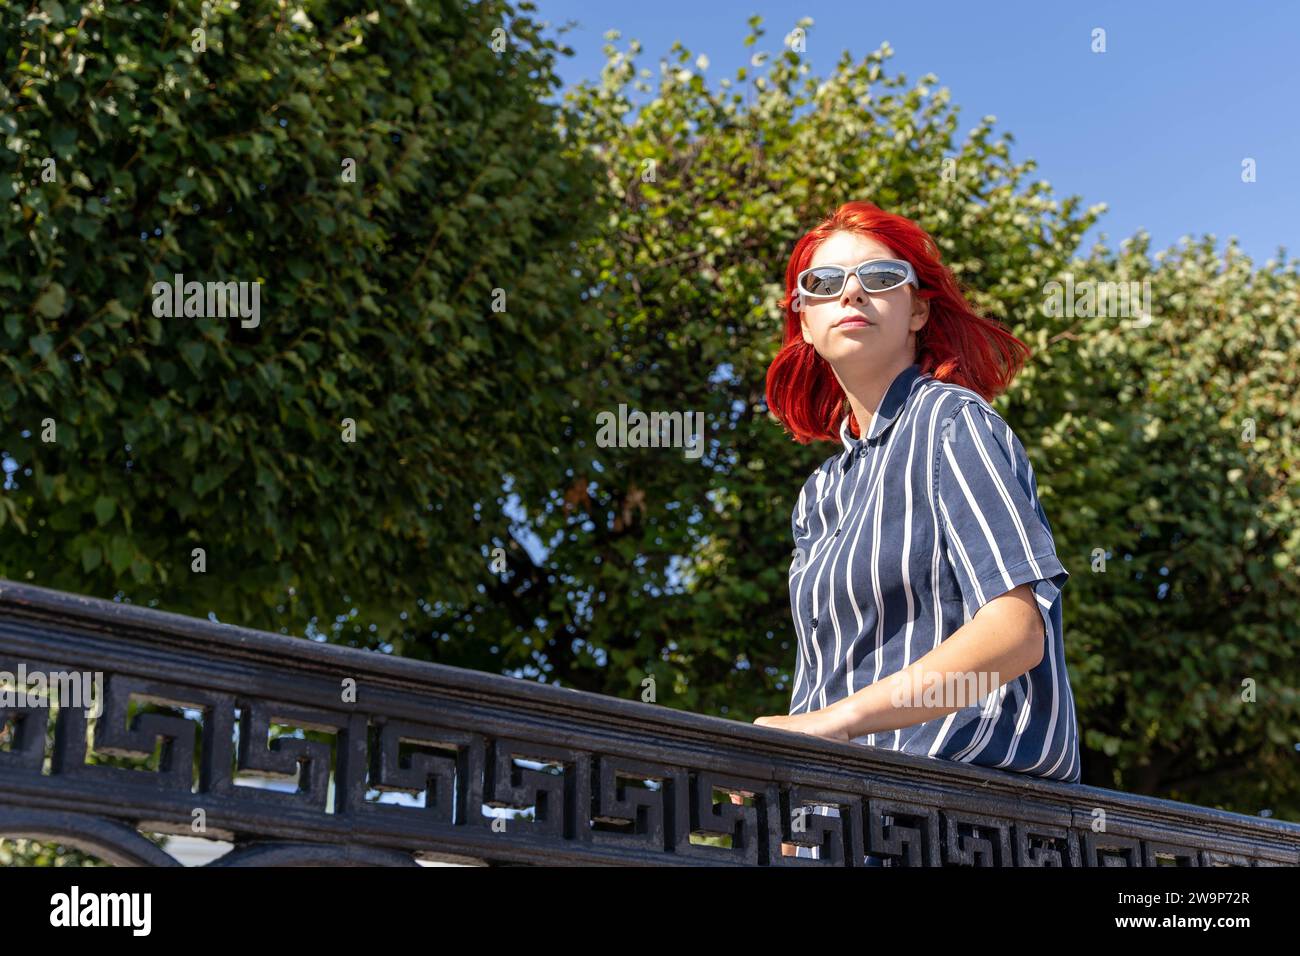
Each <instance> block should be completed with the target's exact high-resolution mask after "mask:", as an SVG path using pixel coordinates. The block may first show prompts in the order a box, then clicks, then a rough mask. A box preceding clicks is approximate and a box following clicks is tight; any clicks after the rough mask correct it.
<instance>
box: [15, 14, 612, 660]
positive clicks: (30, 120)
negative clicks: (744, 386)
mask: <svg viewBox="0 0 1300 956" xmlns="http://www.w3.org/2000/svg"><path fill="white" fill-rule="evenodd" d="M30 7H31V5H30V4H26V3H10V2H2V3H0V34H2V35H3V36H4V37H5V38H6V42H5V45H4V46H3V48H2V49H3V64H4V76H5V79H6V82H5V84H4V86H3V87H2V88H0V141H3V144H4V147H5V149H4V151H3V152H0V171H2V172H3V175H0V262H3V266H0V313H2V318H3V322H2V323H0V325H2V326H3V329H2V330H0V335H3V338H2V339H0V346H2V347H3V354H0V362H3V364H4V374H3V376H0V413H2V415H3V422H4V433H3V449H4V451H5V452H7V454H8V456H10V458H11V459H12V462H13V463H14V466H16V468H17V469H18V470H17V471H16V472H15V473H14V474H13V475H12V476H11V477H12V481H11V487H8V488H7V489H6V491H5V493H4V494H3V495H0V521H3V522H4V527H5V528H6V529H7V532H8V534H7V541H6V547H5V548H4V553H3V555H2V556H0V571H3V573H4V574H5V575H7V576H9V577H11V578H15V579H19V580H23V579H26V580H33V581H39V582H40V583H42V584H45V585H48V586H52V587H59V588H64V589H68V590H72V591H79V592H84V593H91V594H101V595H106V596H112V595H113V594H115V593H117V592H119V591H122V592H124V593H126V594H127V595H129V596H131V597H133V598H135V599H137V600H145V599H146V598H148V599H152V600H154V601H156V602H157V603H159V604H161V605H163V606H166V607H168V608H171V609H175V610H184V611H189V612H190V613H197V614H201V615H206V614H207V613H208V612H209V611H216V612H217V613H218V614H219V615H220V617H221V619H223V620H230V621H238V622H240V623H241V624H247V625H251V626H258V627H264V628H270V629H279V628H282V627H283V628H285V629H288V630H292V631H294V632H301V631H303V630H305V629H306V627H307V626H308V622H309V621H310V619H311V617H312V616H313V615H317V614H327V613H330V612H331V611H332V609H335V608H338V607H339V605H340V602H346V603H345V604H344V605H343V606H344V612H345V615H344V616H346V617H347V618H348V622H349V623H353V622H355V623H353V627H354V629H356V630H360V628H361V623H362V622H367V623H368V624H370V625H373V626H374V628H375V633H376V634H379V633H384V634H389V633H390V632H393V631H394V630H395V628H396V626H397V624H398V623H399V620H400V618H399V616H400V615H401V614H402V613H403V612H406V611H410V612H415V611H416V605H417V602H422V601H424V599H425V598H426V597H427V596H429V595H430V593H431V591H434V592H436V594H437V595H438V596H439V597H440V598H442V599H451V600H460V601H465V600H468V599H469V598H470V596H471V595H473V594H474V593H475V587H476V585H478V584H479V583H480V581H481V579H482V577H483V570H482V568H483V565H484V564H485V562H486V560H487V556H486V542H487V541H488V539H489V538H490V537H491V535H492V534H493V533H494V531H498V530H499V529H502V528H504V527H505V526H506V524H507V523H508V519H506V518H505V517H504V516H503V515H502V514H501V509H500V507H499V504H500V502H501V501H503V500H504V498H503V496H502V481H503V476H504V475H508V474H512V475H514V476H515V477H514V481H515V486H514V490H515V491H516V493H518V494H521V495H526V496H527V497H529V498H530V499H531V498H538V497H542V496H543V495H544V490H543V489H542V488H540V486H539V485H538V483H537V481H536V480H535V478H534V472H533V470H532V469H531V468H530V467H529V466H530V465H531V463H532V462H534V461H536V460H537V459H539V458H542V457H545V456H546V455H549V454H550V453H551V448H552V447H553V446H554V445H555V443H556V442H558V441H561V440H562V436H563V426H562V419H563V417H564V415H565V413H566V412H568V411H569V410H571V408H572V407H573V404H574V402H575V401H576V400H577V399H576V396H577V395H579V394H585V389H584V385H583V381H582V376H581V375H580V374H579V373H577V372H575V364H576V363H579V362H581V360H582V358H583V356H585V355H595V354H597V353H598V352H599V351H600V350H601V348H602V345H601V341H600V337H599V335H597V334H593V333H592V332H591V330H589V329H584V328H583V327H582V325H581V323H580V322H579V321H576V320H575V315H574V307H575V305H576V304H577V303H578V302H579V301H580V300H579V295H580V293H581V290H582V288H583V286H582V281H583V280H582V278H581V277H580V276H577V275H575V274H574V271H573V268H572V245H573V243H574V242H575V241H576V239H577V238H578V237H580V236H583V235H586V234H587V233H588V232H589V231H590V228H591V222H590V218H589V217H590V215H591V212H590V209H591V203H590V196H591V193H592V190H593V182H594V179H595V177H594V174H593V172H592V170H593V169H594V168H596V166H595V164H594V162H593V161H591V160H590V159H587V158H584V157H582V156H576V155H571V154H570V153H569V151H568V149H567V147H566V146H565V144H564V143H563V142H562V140H561V139H560V137H559V135H558V134H557V132H556V125H557V124H556V122H555V119H554V114H555V108H554V107H553V106H551V105H547V104H545V103H544V102H543V100H544V98H545V97H546V96H547V95H548V94H549V93H550V91H551V89H552V87H553V86H554V85H556V82H557V81H556V80H555V77H554V73H553V63H554V59H555V56H556V53H557V51H558V49H559V48H558V47H557V46H556V44H555V42H554V41H553V40H550V39H546V38H544V37H542V36H541V35H540V33H539V32H538V27H537V25H536V24H535V23H533V22H532V21H531V20H529V19H527V18H526V17H523V16H517V15H513V14H514V11H513V9H512V8H510V7H509V6H507V5H505V4H492V3H483V4H466V3H461V2H457V0H435V2H432V3H420V4H415V5H409V4H401V3H377V4H365V5H363V4H355V3H347V2H333V0H320V2H304V3H302V4H298V5H295V4H289V5H285V4H281V3H272V2H268V0H253V2H243V3H241V4H239V5H238V6H237V8H236V5H235V4H232V3H229V2H214V3H209V4H203V5H202V7H201V8H200V6H199V5H197V4H183V5H180V6H179V7H175V8H174V9H173V8H168V9H170V15H168V16H162V15H161V14H162V13H163V12H164V11H163V9H162V8H158V9H154V10H152V12H151V13H149V12H148V11H142V10H141V9H140V8H139V7H137V6H135V5H130V4H126V5H124V4H101V5H92V6H88V7H85V8H84V9H83V8H81V7H77V6H66V7H65V6H60V4H58V3H44V4H42V5H41V6H40V7H39V8H35V9H29V8H30ZM521 9H523V10H527V9H531V7H528V6H526V5H521ZM177 274H181V275H183V276H184V277H185V281H201V282H206V281H219V282H248V283H260V286H259V289H260V316H259V317H258V319H257V322H256V324H253V320H252V319H251V318H248V319H245V318H244V317H242V316H241V317H237V318H236V317H211V316H210V315H209V316H207V317H196V316H184V315H182V316H177V317H167V316H159V315H158V314H157V313H156V310H155V307H156V304H157V300H158V298H160V297H159V296H157V295H156V294H155V291H154V286H155V283H157V282H160V281H161V282H168V283H170V282H172V280H173V277H174V276H175V275H177ZM349 422H350V423H352V428H353V430H354V434H352V435H349V427H348V423H349ZM349 437H354V438H355V440H354V441H349V440H348V438H349ZM51 438H53V440H50V439H51ZM14 466H11V467H14ZM196 548H201V549H203V551H204V560H205V562H206V571H205V572H203V573H198V572H197V571H195V570H194V567H195V560H196V559H195V557H194V554H193V552H194V549H196ZM277 608H280V609H281V610H280V611H277ZM353 608H355V609H356V610H355V611H353V610H352V609H353ZM381 629H382V631H381ZM350 636H351V635H349V637H350ZM370 636H371V635H370V634H368V633H367V634H366V637H367V638H369V637H370Z"/></svg>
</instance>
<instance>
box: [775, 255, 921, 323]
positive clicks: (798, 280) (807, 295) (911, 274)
mask: <svg viewBox="0 0 1300 956" xmlns="http://www.w3.org/2000/svg"><path fill="white" fill-rule="evenodd" d="M877 262H901V263H902V264H903V265H904V266H906V267H907V274H906V276H905V278H904V279H903V281H902V282H900V283H899V284H898V285H895V286H890V287H889V288H888V289H879V290H876V289H868V288H867V287H866V286H865V285H863V287H862V291H863V292H865V293H867V295H883V294H884V293H886V292H893V291H894V290H895V289H898V288H901V287H902V286H905V285H907V284H908V283H911V284H912V286H914V287H915V288H917V289H919V288H921V284H920V283H919V282H917V279H916V270H915V269H913V268H912V264H911V263H910V262H908V261H907V260H906V259H889V258H886V259H864V260H863V261H862V262H859V263H858V264H857V265H856V266H853V267H852V268H850V267H849V266H846V265H841V264H840V263H838V262H823V263H820V264H819V265H815V266H809V267H808V268H807V269H804V270H803V271H802V272H800V273H799V274H798V275H797V276H795V279H794V290H795V292H797V293H798V295H799V298H798V299H797V300H796V307H795V311H796V312H797V311H798V304H797V303H799V302H802V300H803V299H834V298H836V297H837V296H841V295H843V294H844V286H840V291H839V292H833V293H831V294H830V295H813V294H812V293H811V292H806V291H804V288H803V277H804V276H806V275H808V273H810V272H814V271H815V270H817V269H825V268H826V267H827V266H835V267H836V268H837V269H843V270H844V283H845V285H847V284H848V281H849V276H851V275H858V270H859V269H861V268H862V267H863V266H869V265H872V264H874V263H877ZM858 283H859V284H862V276H860V275H858Z"/></svg>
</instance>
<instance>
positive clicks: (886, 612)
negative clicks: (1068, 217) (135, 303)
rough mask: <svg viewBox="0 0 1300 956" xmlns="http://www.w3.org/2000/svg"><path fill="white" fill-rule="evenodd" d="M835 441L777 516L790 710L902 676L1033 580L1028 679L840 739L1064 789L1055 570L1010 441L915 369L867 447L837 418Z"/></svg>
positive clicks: (968, 402) (1065, 723) (885, 404)
mask: <svg viewBox="0 0 1300 956" xmlns="http://www.w3.org/2000/svg"><path fill="white" fill-rule="evenodd" d="M840 437H841V439H842V441H843V443H844V450H843V451H842V452H836V453H835V454H834V455H832V456H831V457H830V458H828V459H827V460H826V461H825V462H823V463H822V465H821V466H820V467H819V468H818V469H817V470H816V471H814V472H813V473H812V475H810V476H809V478H808V480H807V481H806V482H805V483H804V486H803V489H802V491H801V492H800V494H799V499H798V502H797V503H796V505H795V507H794V512H793V514H792V516H791V531H792V532H793V535H794V543H795V557H794V561H793V562H792V563H791V567H790V607H791V611H792V613H793V617H794V624H795V632H796V635H797V638H798V645H799V649H798V664H797V667H796V671H795V679H794V686H793V692H792V694H791V699H790V713H792V714H796V713H807V712H809V711H813V710H820V709H821V708H823V707H827V706H829V705H830V704H833V703H835V701H837V700H840V699H841V698H844V697H848V696H850V695H852V694H853V693H855V692H856V691H858V690H861V689H862V688H863V687H866V686H867V685H869V684H872V683H875V682H876V681H878V680H881V679H882V678H885V677H888V676H889V675H891V674H893V673H896V672H897V671H900V670H903V669H904V668H906V667H907V666H908V665H910V664H912V663H914V662H915V661H917V660H918V659H920V658H921V657H923V656H924V655H925V654H926V653H928V652H929V651H930V650H931V649H933V648H934V647H937V646H938V645H939V643H940V642H941V641H943V640H945V639H947V638H948V637H950V636H951V635H952V634H954V633H955V632H956V631H957V630H958V629H959V628H960V627H961V626H962V625H963V624H964V623H966V622H967V621H969V620H970V619H971V618H972V617H973V616H974V615H975V612H976V611H978V610H979V609H980V607H982V606H983V605H984V604H986V603H987V602H989V601H991V600H992V599H993V598H995V597H998V596H999V595H1002V594H1005V593H1007V592H1008V591H1010V590H1012V589H1013V588H1015V587H1016V586H1018V585H1020V584H1024V583H1028V582H1032V584H1033V590H1034V593H1035V597H1036V599H1037V602H1038V607H1039V611H1040V612H1041V613H1042V617H1043V627H1044V632H1045V641H1046V646H1045V648H1044V652H1043V659H1042V661H1041V662H1040V663H1039V664H1038V665H1037V666H1036V667H1034V668H1033V669H1032V670H1030V671H1029V672H1027V673H1026V674H1023V675H1021V676H1020V677H1018V678H1016V679H1015V680H1013V681H1009V682H1007V683H1005V684H1002V685H1001V686H1000V687H990V688H988V691H989V693H988V696H986V697H984V698H983V699H982V700H980V701H979V702H978V703H976V704H973V705H971V706H967V707H963V708H961V709H960V710H957V711H954V712H953V713H950V714H947V715H945V716H943V717H939V718H936V719H934V720H929V721H926V722H924V723H920V724H914V725H912V726H910V727H904V728H902V729H900V730H891V731H885V732H881V733H875V734H868V735H866V736H863V737H858V738H855V739H854V743H861V744H866V745H869V746H876V747H884V748H888V749H890V750H897V751H903V752H906V753H912V754H919V755H922V756H928V757H940V758H944V759H948V760H960V761H963V762H966V763H972V764H979V765H982V766H986V767H994V768H999V769H1003V770H1008V771H1013V772H1016V773H1025V774H1030V775H1033V776H1039V777H1046V778H1050V779H1054V780H1063V781H1067V782H1070V783H1078V782H1079V780H1080V766H1079V731H1078V722H1077V720H1076V717H1075V712H1074V698H1073V695H1072V694H1071V692H1070V681H1069V677H1068V675H1067V673H1066V668H1065V645H1064V641H1063V638H1062V631H1061V588H1062V586H1064V584H1065V581H1066V578H1068V577H1069V572H1067V571H1066V570H1065V568H1064V567H1062V565H1061V562H1060V561H1059V560H1058V559H1057V556H1056V545H1055V543H1054V541H1053V540H1052V530H1051V526H1050V525H1049V524H1048V521H1047V515H1046V514H1044V512H1043V509H1042V506H1041V505H1040V504H1039V502H1038V488H1037V483H1036V482H1035V479H1034V471H1033V468H1032V467H1031V465H1030V463H1029V458H1028V456H1027V455H1026V454H1025V449H1024V447H1023V446H1022V445H1021V443H1020V440H1019V439H1018V438H1017V437H1016V436H1015V434H1014V433H1013V432H1012V431H1011V428H1010V426H1009V425H1007V423H1006V422H1005V421H1003V419H1002V417H1001V416H1000V415H998V414H997V412H995V411H993V409H992V407H991V406H990V405H989V404H988V402H986V401H985V400H984V399H983V398H982V397H980V396H979V395H978V394H977V393H975V392H973V391H971V390H970V389H966V388H962V387H961V386H958V385H953V384H951V383H946V382H941V381H939V380H937V379H935V378H934V377H933V376H931V375H929V374H927V373H923V372H921V369H920V366H919V365H916V364H913V365H911V366H909V367H908V368H907V369H905V370H903V371H902V372H900V373H899V374H898V376H897V377H896V378H895V379H894V381H893V382H892V383H891V384H890V386H889V389H888V390H887V391H886V393H885V396H884V398H883V399H882V401H881V403H880V408H879V409H878V410H877V412H876V414H875V416H874V417H873V419H872V421H871V426H870V429H869V431H868V434H867V435H866V437H865V438H862V439H854V438H853V437H852V435H851V433H850V432H849V429H848V417H847V415H846V416H845V418H844V420H843V421H842V423H841V425H840ZM980 690H981V691H982V690H984V688H980ZM918 703H919V701H918Z"/></svg>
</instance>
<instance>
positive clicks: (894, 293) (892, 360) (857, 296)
mask: <svg viewBox="0 0 1300 956" xmlns="http://www.w3.org/2000/svg"><path fill="white" fill-rule="evenodd" d="M896 258H898V257H897V256H896V255H895V254H894V252H893V251H892V250H891V249H890V248H889V247H888V246H886V245H883V244H882V243H880V242H877V241H876V240H875V239H873V238H871V237H869V236H863V235H859V234H858V233H853V232H836V233H832V234H831V235H830V236H829V237H828V238H827V239H826V241H825V242H823V243H822V244H821V246H819V247H818V249H817V251H816V252H814V253H813V257H812V260H811V261H810V262H809V263H808V266H809V268H811V267H812V266H820V265H826V264H827V263H838V264H839V265H842V266H846V267H848V268H850V269H852V268H853V267H854V266H856V265H858V264H859V263H861V262H863V261H865V260H867V259H896ZM802 298H803V303H802V307H801V309H800V321H801V323H802V325H803V340H804V341H805V342H809V343H811V344H812V346H813V348H815V349H816V350H817V354H818V355H820V356H821V357H822V358H824V359H825V360H826V361H827V362H829V363H830V364H831V367H832V368H834V369H835V370H836V372H837V373H840V377H841V379H843V377H844V376H843V374H842V370H844V369H848V368H853V369H855V370H857V371H870V370H876V369H879V370H881V371H882V372H884V371H887V370H889V369H893V368H897V367H899V366H900V365H910V364H911V363H912V362H914V361H915V360H916V358H915V356H916V345H915V340H914V339H913V337H912V334H913V333H914V332H917V331H919V330H920V329H921V327H922V326H924V325H925V323H926V320H927V319H928V318H929V313H930V303H929V301H928V300H926V299H922V298H920V297H919V296H917V295H916V289H915V287H914V286H912V285H910V284H907V285H901V286H899V287H898V288H897V289H890V290H889V291H888V292H867V291H865V290H864V289H863V288H862V283H861V282H860V281H859V280H858V277H857V276H856V275H853V274H850V275H849V277H848V279H846V280H845V282H844V288H843V289H841V290H840V294H839V295H837V296H830V297H828V298H810V297H809V296H807V295H804V296H803V297H802ZM864 322H865V324H863V323H864ZM855 377H856V376H855Z"/></svg>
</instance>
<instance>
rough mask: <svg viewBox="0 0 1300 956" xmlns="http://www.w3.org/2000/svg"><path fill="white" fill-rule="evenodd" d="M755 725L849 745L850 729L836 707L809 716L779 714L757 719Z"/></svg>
mask: <svg viewBox="0 0 1300 956" xmlns="http://www.w3.org/2000/svg"><path fill="white" fill-rule="evenodd" d="M754 723H756V724H758V725H759V726H760V727H775V728H777V729H778V730H793V731H794V732H795V733H797V734H810V735H811V736H813V737H825V738H826V739H827V740H839V741H841V742H843V743H848V742H849V740H850V739H851V738H850V737H849V732H848V729H847V728H846V727H845V726H844V721H843V720H842V719H841V718H840V714H839V713H837V712H836V711H835V708H834V707H823V708H822V709H821V710H814V711H812V712H810V713H807V714H777V715H774V716H771V717H756V718H754Z"/></svg>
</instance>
